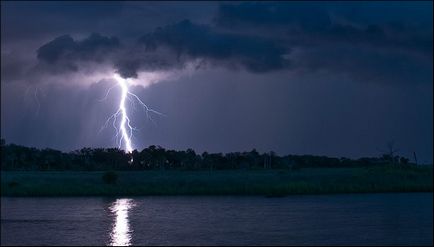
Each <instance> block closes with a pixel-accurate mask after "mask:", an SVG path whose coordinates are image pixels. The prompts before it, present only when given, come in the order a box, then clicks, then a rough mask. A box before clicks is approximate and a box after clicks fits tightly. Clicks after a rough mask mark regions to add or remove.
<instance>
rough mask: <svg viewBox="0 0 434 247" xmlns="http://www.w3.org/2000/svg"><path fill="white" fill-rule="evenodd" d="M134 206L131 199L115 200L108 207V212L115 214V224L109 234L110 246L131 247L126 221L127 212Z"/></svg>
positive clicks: (128, 225)
mask: <svg viewBox="0 0 434 247" xmlns="http://www.w3.org/2000/svg"><path fill="white" fill-rule="evenodd" d="M134 206H135V204H134V201H133V200H132V199H117V200H116V201H115V202H114V203H113V204H112V205H111V207H110V211H111V212H112V213H114V214H115V217H116V218H115V222H114V224H113V229H112V231H111V233H110V245H111V246H129V245H131V232H132V230H130V223H129V221H128V211H129V210H130V209H131V208H133V207H134Z"/></svg>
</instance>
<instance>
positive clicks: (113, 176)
mask: <svg viewBox="0 0 434 247" xmlns="http://www.w3.org/2000/svg"><path fill="white" fill-rule="evenodd" d="M117 180H118V174H117V173H116V172H114V171H108V172H104V174H103V175H102V181H104V183H106V184H116V182H117Z"/></svg>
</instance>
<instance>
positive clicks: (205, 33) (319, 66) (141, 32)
mask: <svg viewBox="0 0 434 247" xmlns="http://www.w3.org/2000/svg"><path fill="white" fill-rule="evenodd" d="M1 7H2V8H1V23H2V28H1V33H2V35H1V41H2V42H1V46H2V48H1V49H2V52H1V60H2V61H1V74H2V76H1V87H2V97H1V103H2V104H1V110H2V111H1V116H2V118H1V123H2V128H1V132H2V133H1V134H2V138H6V140H7V141H8V142H15V143H18V144H25V145H30V146H34V145H36V146H37V147H42V148H44V147H47V146H49V147H53V148H60V149H63V150H71V149H73V148H81V147H83V146H92V147H101V146H103V147H107V146H113V145H114V139H112V137H113V135H112V134H113V130H112V129H110V128H107V129H105V130H104V131H103V132H102V133H100V134H98V130H99V129H100V128H101V125H103V124H104V123H105V121H106V119H107V117H108V116H110V115H111V114H113V111H114V110H116V107H117V103H118V101H117V100H118V96H119V91H116V90H117V88H116V87H115V88H114V89H113V90H112V92H111V93H110V94H109V95H108V99H107V100H106V101H103V102H100V101H98V99H101V98H103V97H104V96H105V95H106V93H107V89H108V88H110V87H111V86H112V85H113V84H115V83H116V82H115V81H113V80H111V79H110V78H111V77H112V72H113V71H114V70H117V71H118V72H119V73H121V74H122V75H123V76H125V77H136V76H138V80H135V81H136V82H139V81H140V80H141V79H143V80H146V75H147V74H144V75H143V77H141V76H142V74H140V73H139V72H143V71H156V72H158V73H155V74H160V72H161V74H164V75H166V74H168V75H169V74H176V73H178V72H179V71H178V70H182V69H185V70H184V71H182V72H181V73H179V74H184V75H185V76H179V77H178V76H176V78H175V79H173V78H171V79H161V78H159V83H157V84H152V85H150V86H148V87H146V88H142V87H141V86H137V87H132V90H134V92H135V93H137V95H138V96H139V97H140V98H141V99H143V101H144V102H145V103H146V104H149V105H150V106H151V107H152V108H154V109H156V110H158V111H160V112H163V113H164V114H165V115H166V116H167V118H161V119H156V122H157V126H155V125H152V123H150V122H149V121H147V120H146V116H143V112H141V111H140V110H138V111H136V110H134V108H131V110H132V111H134V113H133V112H132V113H131V115H132V116H131V119H132V123H133V124H134V125H135V127H136V126H137V127H138V129H141V130H140V131H137V132H135V133H134V135H135V139H134V144H135V146H136V147H137V148H138V149H141V148H143V147H145V146H147V145H153V144H155V145H161V146H163V147H169V148H175V149H185V148H189V147H191V148H194V149H196V150H200V151H208V152H214V151H217V152H231V151H244V150H251V149H252V148H258V150H261V151H270V150H273V151H277V152H279V153H281V154H288V153H298V154H306V153H310V154H324V155H332V156H351V157H360V156H376V155H380V153H378V150H377V149H378V148H382V147H383V145H384V144H385V143H386V142H387V141H389V140H396V142H397V145H398V146H399V148H400V149H401V150H403V152H402V153H400V155H401V154H402V155H405V156H408V155H412V153H413V151H415V152H417V155H418V158H420V159H422V160H425V161H426V162H432V146H433V142H432V120H433V117H432V116H433V115H432V85H433V84H432V65H433V64H432V43H433V39H432V36H433V34H432V2H410V1H408V2H402V1H400V2H398V1H396V2H391V1H390V2H310V1H309V2H269V1H267V2H235V3H233V2H224V3H222V2H201V3H198V2H185V3H184V2H183V3H176V2H140V1H138V2H136V1H132V2H126V1H124V2H118V1H110V2H107V3H102V2H89V1H78V2H77V1H76V2H66V3H65V2H43V1H36V2H24V1H22V2H12V1H6V2H2V6H1ZM183 20H184V21H183ZM92 33H98V34H99V35H96V34H94V35H91V34H92ZM192 65H193V66H192ZM191 68H194V69H196V70H195V71H194V73H191V74H189V73H187V72H192V71H193V70H191ZM174 70H176V71H174ZM166 72H168V73H166ZM184 72H185V73H184ZM174 77H175V76H174ZM102 78H105V79H106V80H104V81H101V80H102ZM164 78H166V77H164ZM167 78H169V77H167ZM23 102H25V104H23ZM38 102H39V105H40V108H38ZM408 157H410V156H408ZM425 161H423V162H425Z"/></svg>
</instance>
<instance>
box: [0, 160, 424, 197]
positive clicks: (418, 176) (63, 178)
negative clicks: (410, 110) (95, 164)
mask: <svg viewBox="0 0 434 247" xmlns="http://www.w3.org/2000/svg"><path fill="white" fill-rule="evenodd" d="M116 173H117V175H118V180H117V182H116V184H107V183H105V182H104V181H103V179H102V176H103V174H104V172H70V171H67V172H4V171H2V172H1V196H134V195H265V196H283V195H290V194H325V193H374V192H432V191H433V170H432V166H430V167H420V168H419V167H418V168H396V167H375V168H311V169H307V168H306V169H301V170H297V171H290V170H266V171H264V170H256V171H255V170H251V171H248V170H235V171H132V172H116Z"/></svg>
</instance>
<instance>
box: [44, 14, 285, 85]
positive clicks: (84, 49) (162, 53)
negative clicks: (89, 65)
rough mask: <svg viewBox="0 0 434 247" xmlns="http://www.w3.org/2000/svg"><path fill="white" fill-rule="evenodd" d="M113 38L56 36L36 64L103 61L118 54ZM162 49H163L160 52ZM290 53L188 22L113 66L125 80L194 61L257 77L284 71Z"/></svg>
mask: <svg viewBox="0 0 434 247" xmlns="http://www.w3.org/2000/svg"><path fill="white" fill-rule="evenodd" d="M119 48H120V43H119V41H118V39H116V38H108V37H103V36H101V35H99V34H92V35H91V36H90V37H88V38H86V39H84V40H82V41H74V40H73V39H72V37H71V36H69V35H64V36H60V37H58V38H56V39H54V40H53V41H50V42H49V43H47V44H45V45H43V46H41V47H40V48H39V49H38V55H37V57H38V59H40V60H41V61H44V62H47V63H48V64H51V65H61V66H63V67H65V68H71V69H76V67H75V66H74V64H75V63H76V62H79V61H95V62H102V61H104V60H106V59H107V58H108V57H110V56H111V55H112V53H113V52H115V51H117V50H119ZM160 48H162V49H160ZM288 53H289V48H286V47H285V46H282V45H279V44H278V43H277V42H276V41H274V40H269V39H265V38H262V37H255V36H247V35H240V34H233V33H222V32H217V31H216V30H214V29H213V28H212V27H210V26H207V25H196V24H193V23H192V22H190V21H189V20H183V21H181V22H179V23H176V24H173V25H168V26H165V27H160V28H157V29H156V30H155V31H154V32H152V33H148V34H146V35H144V36H142V37H141V38H139V40H138V44H135V45H131V46H130V47H126V48H123V51H122V52H121V53H119V54H117V55H116V57H112V60H113V61H112V63H113V65H114V66H115V67H116V69H117V70H118V72H119V73H120V75H122V76H123V77H137V72H138V71H139V70H147V71H149V70H170V69H173V68H174V67H183V66H184V65H185V64H186V63H188V62H190V61H193V60H195V59H203V60H204V61H205V62H206V63H208V64H212V65H214V66H224V67H227V68H239V67H243V68H245V69H246V70H248V71H251V72H255V73H262V72H268V71H272V70H277V69H283V68H285V67H287V66H288V65H289V63H288V61H287V60H286V59H285V58H284V55H286V54H288Z"/></svg>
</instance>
